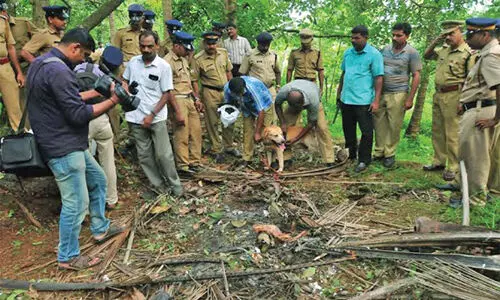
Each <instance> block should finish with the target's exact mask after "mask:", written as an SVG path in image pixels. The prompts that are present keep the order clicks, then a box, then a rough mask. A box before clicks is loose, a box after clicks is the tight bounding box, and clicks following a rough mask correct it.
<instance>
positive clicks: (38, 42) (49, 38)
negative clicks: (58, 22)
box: [23, 28, 64, 56]
mask: <svg viewBox="0 0 500 300" xmlns="http://www.w3.org/2000/svg"><path fill="white" fill-rule="evenodd" d="M63 34H64V33H63V32H61V33H58V32H57V31H55V30H53V29H51V28H45V29H42V30H40V31H39V32H37V33H35V34H34V35H33V37H32V38H31V40H29V42H27V43H26V44H25V45H24V46H23V50H26V51H28V52H29V53H31V54H33V55H34V56H40V55H43V54H45V53H47V52H49V50H50V49H52V47H55V46H57V45H58V44H59V42H60V41H61V38H62V36H63Z"/></svg>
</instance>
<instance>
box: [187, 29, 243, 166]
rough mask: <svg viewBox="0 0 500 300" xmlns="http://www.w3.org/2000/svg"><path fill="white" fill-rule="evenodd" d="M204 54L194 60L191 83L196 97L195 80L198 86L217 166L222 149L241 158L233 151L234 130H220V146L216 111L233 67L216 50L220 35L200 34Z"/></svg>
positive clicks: (223, 54) (221, 156)
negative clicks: (199, 83) (200, 87)
mask: <svg viewBox="0 0 500 300" xmlns="http://www.w3.org/2000/svg"><path fill="white" fill-rule="evenodd" d="M202 36H203V40H204V50H203V51H201V52H200V53H198V54H196V55H195V56H194V62H193V70H192V77H191V80H192V83H193V90H194V93H195V95H196V94H199V93H198V90H199V88H198V80H200V82H201V86H202V87H203V89H202V94H201V95H202V96H201V99H202V101H203V105H205V121H206V127H207V132H208V137H209V139H210V143H211V153H212V154H214V155H215V159H216V162H218V163H222V162H223V161H224V154H223V153H222V146H224V150H225V152H226V153H227V154H230V155H233V156H235V157H238V158H240V157H241V153H240V152H239V151H238V150H237V149H235V148H233V126H229V127H227V128H222V143H223V145H221V140H220V137H219V134H218V126H219V124H220V120H219V116H218V113H217V108H218V106H219V104H221V103H222V102H223V100H224V93H223V90H224V85H225V84H226V82H228V81H229V80H231V78H232V74H231V70H232V69H233V65H232V64H231V62H230V61H229V56H228V54H227V51H226V50H225V49H223V48H218V47H217V41H218V40H219V38H220V35H219V34H218V33H216V32H205V33H203V35H202Z"/></svg>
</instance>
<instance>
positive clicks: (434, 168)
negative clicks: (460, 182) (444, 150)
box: [422, 165, 444, 172]
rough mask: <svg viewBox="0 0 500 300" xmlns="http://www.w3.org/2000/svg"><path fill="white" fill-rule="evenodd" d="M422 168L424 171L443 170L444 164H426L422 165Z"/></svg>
mask: <svg viewBox="0 0 500 300" xmlns="http://www.w3.org/2000/svg"><path fill="white" fill-rule="evenodd" d="M422 169H423V170H424V171H429V172H432V171H443V170H444V166H437V165H425V166H423V167H422Z"/></svg>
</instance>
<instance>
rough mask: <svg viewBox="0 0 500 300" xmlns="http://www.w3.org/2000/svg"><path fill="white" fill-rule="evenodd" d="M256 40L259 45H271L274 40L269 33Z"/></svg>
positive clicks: (264, 33) (261, 34)
mask: <svg viewBox="0 0 500 300" xmlns="http://www.w3.org/2000/svg"><path fill="white" fill-rule="evenodd" d="M255 40H257V42H258V43H270V42H271V41H272V40H273V36H272V35H271V34H270V33H269V32H262V33H260V34H259V35H258V36H257V37H256V38H255Z"/></svg>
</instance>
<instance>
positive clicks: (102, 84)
mask: <svg viewBox="0 0 500 300" xmlns="http://www.w3.org/2000/svg"><path fill="white" fill-rule="evenodd" d="M99 69H100V70H101V71H102V72H103V73H104V74H106V75H104V76H101V77H99V79H97V81H96V82H95V84H94V89H95V90H96V91H97V92H99V93H100V94H101V95H103V96H105V97H106V98H109V97H111V83H112V82H114V83H115V94H116V96H118V98H119V99H120V104H121V106H122V108H123V110H124V111H126V112H128V111H133V110H136V109H137V107H139V104H140V103H141V99H139V98H138V97H137V96H135V95H136V94H137V92H138V90H137V86H138V85H139V84H138V83H137V82H135V81H132V83H130V85H129V92H130V94H129V93H128V92H127V91H126V90H125V89H124V88H123V86H122V82H121V80H120V79H118V77H116V76H115V75H114V74H113V73H112V72H111V71H110V70H109V68H108V67H107V66H106V65H105V64H103V63H100V64H99Z"/></svg>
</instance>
